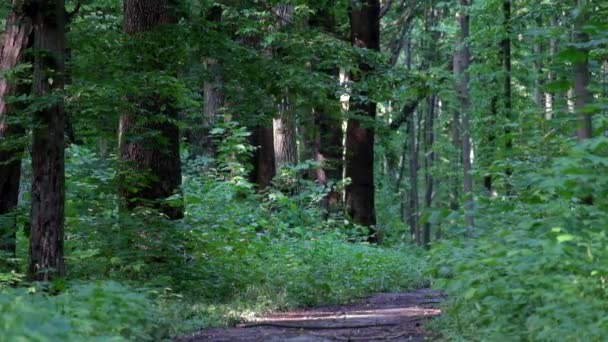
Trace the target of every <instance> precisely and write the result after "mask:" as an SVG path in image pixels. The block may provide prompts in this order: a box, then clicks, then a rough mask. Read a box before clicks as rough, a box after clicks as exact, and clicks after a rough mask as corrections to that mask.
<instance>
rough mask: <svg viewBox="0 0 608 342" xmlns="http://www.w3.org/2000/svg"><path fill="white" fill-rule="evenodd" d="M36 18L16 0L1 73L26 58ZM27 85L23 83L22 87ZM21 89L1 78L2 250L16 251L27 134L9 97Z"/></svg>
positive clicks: (1, 49)
mask: <svg viewBox="0 0 608 342" xmlns="http://www.w3.org/2000/svg"><path fill="white" fill-rule="evenodd" d="M31 32H32V18H31V17H30V14H28V13H26V8H23V6H19V5H18V2H17V1H13V9H12V11H11V13H10V14H9V16H8V18H7V19H6V30H5V32H4V35H3V38H4V39H3V41H2V45H1V46H0V72H1V73H5V72H7V71H9V70H11V69H13V68H14V67H15V66H17V65H18V64H19V63H21V62H22V59H23V51H24V50H25V49H26V48H27V47H28V44H30V42H31V37H30V34H31ZM21 87H23V86H21ZM18 88H20V87H19V86H18V85H17V84H15V82H14V81H9V80H8V79H7V78H6V77H2V78H0V253H2V252H6V253H8V255H10V256H13V257H14V256H15V254H16V220H15V218H14V216H11V214H10V213H11V211H13V210H14V209H15V208H16V207H17V204H18V199H19V182H20V179H21V153H22V152H23V146H22V144H21V142H18V141H15V140H17V139H20V138H21V139H22V138H23V137H24V134H25V131H24V129H23V127H22V126H21V125H19V124H18V123H16V122H14V120H13V122H9V120H10V119H14V117H13V116H14V115H13V113H12V109H13V108H11V107H13V106H10V105H9V104H8V103H7V99H6V97H7V96H11V95H16V93H19V89H18Z"/></svg>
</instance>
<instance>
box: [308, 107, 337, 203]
mask: <svg viewBox="0 0 608 342" xmlns="http://www.w3.org/2000/svg"><path fill="white" fill-rule="evenodd" d="M335 101H336V106H335V110H330V109H329V108H324V109H323V110H320V111H318V112H316V113H315V124H316V126H317V128H318V133H317V135H316V137H315V142H314V147H313V150H314V152H313V153H314V156H313V157H314V160H316V161H317V162H319V163H321V167H319V168H317V169H316V171H315V176H316V180H317V182H319V184H323V185H324V186H326V187H327V186H329V184H330V182H332V181H333V182H335V181H339V180H341V179H342V173H343V169H344V166H343V165H344V162H343V160H342V153H343V143H342V140H343V135H344V132H343V130H342V118H341V112H340V108H339V102H338V100H335ZM332 109H333V107H332ZM323 202H324V203H323V205H324V207H325V209H326V211H327V212H328V213H329V212H332V211H335V210H338V209H339V208H340V207H341V202H342V196H341V194H340V192H339V191H338V190H337V189H336V187H335V186H333V187H332V188H331V189H330V190H329V193H328V195H327V196H326V198H325V199H324V200H323Z"/></svg>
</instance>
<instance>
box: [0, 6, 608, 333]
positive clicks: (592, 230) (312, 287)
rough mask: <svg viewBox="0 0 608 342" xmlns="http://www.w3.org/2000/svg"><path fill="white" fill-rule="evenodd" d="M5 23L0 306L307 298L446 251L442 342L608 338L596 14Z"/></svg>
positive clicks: (287, 9) (142, 11)
mask: <svg viewBox="0 0 608 342" xmlns="http://www.w3.org/2000/svg"><path fill="white" fill-rule="evenodd" d="M5 5H10V6H3V7H0V13H2V18H4V19H3V22H2V27H4V32H3V33H2V36H1V39H2V50H0V68H1V71H2V78H1V79H0V95H1V99H0V234H1V236H0V237H1V238H2V240H1V242H0V250H1V251H2V252H3V255H6V258H5V259H6V261H10V262H5V263H2V265H0V267H2V269H1V270H0V288H1V287H3V286H5V285H4V284H8V285H11V286H14V285H16V284H20V283H21V282H22V281H23V278H24V276H23V275H24V274H26V273H27V274H29V278H30V280H42V281H48V280H51V281H52V280H53V278H56V279H57V278H58V276H59V278H61V277H64V278H63V279H65V282H66V284H72V283H73V281H83V280H84V281H89V280H92V279H106V280H107V279H116V280H120V281H121V282H124V283H131V284H135V285H136V286H139V285H141V284H145V285H146V286H147V287H149V288H152V289H154V291H157V290H158V289H162V290H160V292H162V295H159V297H160V298H161V299H160V300H161V301H162V300H165V299H167V298H173V297H172V296H173V293H167V291H166V290H165V289H167V288H170V289H171V291H175V292H176V293H175V294H176V296H175V298H177V297H178V296H177V295H181V294H187V296H191V297H193V298H205V299H208V298H221V299H222V300H224V299H227V298H235V297H236V296H239V295H243V296H245V295H248V294H250V293H255V295H252V296H255V298H256V299H258V298H260V297H262V293H273V294H274V293H283V292H282V291H284V290H285V289H288V290H285V291H288V294H286V296H288V298H289V299H290V300H293V303H296V304H310V303H313V302H314V301H315V300H316V299H315V298H317V297H315V296H316V295H317V294H318V293H320V292H323V293H328V295H327V297H326V298H325V299H328V300H330V299H331V300H335V301H339V300H345V299H348V298H351V297H352V296H357V295H362V294H364V293H365V291H368V290H370V289H373V290H387V289H388V287H390V286H392V287H395V288H397V287H399V286H411V284H413V283H416V282H418V283H420V282H424V281H426V280H427V279H423V278H424V277H422V276H420V274H419V273H416V272H413V271H412V269H411V267H409V266H410V264H411V265H415V267H414V268H419V267H423V266H419V263H422V261H421V260H423V258H424V257H426V256H427V255H431V256H432V264H433V265H430V266H429V265H427V266H428V267H430V268H431V269H432V270H434V271H433V272H432V273H433V274H434V276H435V277H436V279H438V280H439V281H438V283H437V284H442V282H443V285H445V286H446V288H448V289H450V291H452V293H450V294H451V297H452V298H454V301H453V302H452V304H450V307H449V308H450V310H451V311H450V310H446V312H447V313H448V314H447V317H448V320H447V323H446V325H445V328H444V329H445V332H446V336H452V335H450V334H454V336H455V338H456V337H458V338H464V339H466V338H471V337H472V336H473V335H474V332H475V330H474V329H473V328H469V326H470V327H479V328H480V329H479V331H482V332H483V334H484V335H483V336H484V338H487V339H501V338H504V337H505V336H508V337H511V336H516V337H517V338H520V339H526V338H527V339H542V338H546V339H547V340H551V337H559V338H564V336H571V335H568V334H574V333H575V332H580V331H585V332H587V331H592V332H593V331H595V332H597V333H598V334H599V335H601V333H604V332H605V331H606V330H605V327H603V326H599V327H597V326H594V328H593V329H591V328H590V327H591V326H592V325H593V324H594V323H593V322H597V321H600V320H601V318H599V319H596V318H598V317H597V314H596V313H595V312H603V311H605V310H603V309H602V310H600V309H597V308H598V307H599V308H602V305H605V298H604V295H603V290H602V289H603V283H604V282H603V280H602V279H603V278H604V277H605V274H604V273H605V272H604V269H605V267H604V265H603V264H602V263H601V262H600V260H602V258H603V257H604V254H605V252H604V251H605V250H606V249H605V246H606V244H607V243H608V242H607V241H606V239H605V237H604V235H605V234H604V232H603V231H602V229H603V227H605V226H606V215H605V210H606V209H607V208H606V205H607V203H606V199H605V198H606V196H603V195H604V194H605V193H606V192H607V189H608V187H607V185H606V177H605V171H606V148H607V147H606V146H607V144H606V137H605V132H606V131H607V128H606V117H605V116H606V109H607V108H608V107H606V93H607V92H608V90H607V89H608V88H607V86H606V85H607V77H606V75H607V73H608V67H607V66H608V62H607V60H608V58H607V52H606V42H607V39H608V37H607V36H606V32H608V30H606V25H605V23H604V21H605V20H604V19H605V16H606V14H607V11H608V8H607V6H606V5H605V4H604V3H603V2H600V1H577V2H576V3H575V2H566V1H559V0H551V1H542V2H539V1H524V0H518V1H512V0H485V1H475V2H471V1H465V0H462V1H458V2H445V1H372V0H366V1H347V0H344V1H334V2H329V1H307V0H298V1H190V0H180V1H173V0H171V1H169V0H166V1H142V0H124V1H118V0H93V1H83V2H74V1H66V3H64V2H62V1H59V0H47V1H33V0H30V1H12V2H11V3H10V4H8V3H7V4H5ZM66 118H69V120H68V121H69V123H66V120H67V119H66ZM66 127H67V128H70V129H69V130H67V129H66ZM117 133H118V134H117ZM66 136H70V139H68V140H69V143H67V142H66ZM25 152H30V153H25ZM64 154H65V155H64ZM64 162H65V164H64ZM64 178H65V179H64ZM592 195H593V196H592ZM64 214H65V215H64ZM64 216H65V220H64ZM64 223H65V224H64ZM64 228H65V234H64ZM369 243H371V244H379V245H382V247H377V248H376V247H375V246H374V247H370V246H369V245H368V244H369ZM415 245H420V246H424V247H426V248H428V249H429V250H430V252H428V253H429V254H423V253H426V252H423V251H420V250H419V249H418V248H417V247H416V246H415ZM336 246H337V247H336ZM26 251H29V252H26ZM26 254H29V256H27V255H26ZM28 258H29V260H30V262H29V264H28V263H26V262H25V260H27V259H28ZM358 258H360V259H358ZM375 258H377V259H378V263H377V264H376V262H375V261H373V260H374V259H375ZM574 259H576V261H573V260H574ZM3 260H4V259H3ZM361 260H363V261H361ZM370 260H371V261H370ZM396 260H402V261H403V264H399V262H397V261H396ZM64 262H65V263H66V264H67V273H66V272H65V270H66V268H65V267H64ZM334 262H335V267H336V268H337V270H336V269H332V267H334ZM362 264H364V266H360V265H362ZM310 265H314V267H312V266H310ZM353 265H355V266H353ZM356 265H359V266H360V267H359V266H356ZM427 266H424V267H427ZM281 267H283V268H288V269H289V272H287V273H288V274H289V277H285V276H282V275H281V274H282V271H284V269H282V268H281ZM388 268H391V269H399V270H402V272H412V274H415V278H416V279H413V278H412V279H409V278H408V279H407V281H406V282H405V283H401V282H399V281H398V278H399V276H400V275H399V272H392V271H386V269H388ZM455 270H459V271H458V272H456V271H455ZM564 274H568V275H569V276H564ZM385 275H386V277H387V279H388V281H386V284H389V285H390V286H389V285H386V286H385V285H383V284H384V283H385V282H384V280H383V279H384V278H383V276H385ZM541 275H542V276H544V278H543V277H541ZM537 276H538V278H537ZM569 277H573V278H575V279H574V280H576V281H574V280H572V279H571V278H569ZM294 279H295V280H294ZM421 279H422V280H421ZM529 279H533V281H532V280H530V281H529ZM296 280H297V281H296ZM571 280H572V281H571ZM63 281H64V280H57V281H56V282H51V283H46V284H45V285H44V286H46V288H45V291H46V290H48V291H50V293H54V292H53V291H57V292H61V291H62V288H61V286H60V285H58V284H61V283H62V282H63ZM49 284H50V285H49ZM366 284H372V285H370V286H369V287H366V286H367V285H366ZM505 284H508V286H507V285H505ZM538 284H545V285H547V286H544V285H538ZM549 285H550V286H549ZM258 286H259V287H258ZM112 288H114V287H112V286H108V287H103V289H104V291H110V290H109V289H112ZM540 288H544V289H545V290H543V291H540ZM123 290H124V289H122V288H120V290H116V291H117V292H119V293H121V296H122V295H123V294H124V293H125V292H129V290H124V291H123ZM83 291H84V290H83ZM171 291H169V292H171ZM256 291H259V292H256ZM264 291H266V292H264ZM160 292H159V293H160ZM562 292H563V293H568V294H569V296H561V295H557V294H559V293H562ZM489 294H492V296H493V297H491V298H490V295H489ZM258 295H259V296H258ZM562 297H564V298H562ZM566 297H567V298H566ZM175 298H173V299H175ZM568 298H573V299H572V300H573V301H575V302H577V303H578V302H581V303H587V304H586V305H589V307H592V308H596V309H597V310H582V309H581V310H580V311H581V312H583V311H584V312H585V314H581V313H580V312H571V313H570V314H568V315H565V316H567V317H576V319H577V324H579V325H580V327H584V328H588V329H583V328H580V329H578V328H572V329H569V330H568V329H566V328H564V329H565V330H561V328H560V327H562V326H565V325H564V324H563V319H562V318H560V317H559V314H558V313H557V312H558V311H561V310H566V309H564V308H571V307H573V306H572V305H571V304H572V303H569V302H568ZM237 299H238V298H237ZM594 300H595V301H596V302H597V303H600V304H593V303H591V302H593V301H594ZM553 301H557V302H558V303H559V304H558V305H556V306H555V307H550V306H549V304H547V303H549V302H553ZM182 304H183V303H182ZM182 304H180V305H182ZM275 304H276V303H275ZM277 305H279V304H277ZM280 305H286V304H285V303H281V304H280ZM476 305H477V306H476ZM511 305H513V306H511ZM517 305H519V306H517ZM598 305H599V306H598ZM557 306H559V308H556V307H557ZM537 308H538V309H537ZM572 310H574V309H572ZM467 312H469V313H471V312H475V313H476V314H479V316H480V317H481V319H479V320H474V319H473V318H470V317H469V316H471V315H467V314H466V313H467ZM450 317H451V318H454V320H452V321H450V319H451V318H450ZM484 317H485V318H487V319H484ZM493 317H499V318H500V319H494V318H493ZM456 318H457V319H456ZM490 318H491V319H490ZM528 318H529V319H528ZM458 322H467V324H469V323H470V325H467V324H464V325H462V324H460V325H459V323H458ZM543 327H551V328H552V329H553V328H554V330H551V332H547V331H545V330H543ZM577 327H578V326H577ZM146 329H147V328H146ZM497 331H498V332H500V333H496V332H497ZM493 334H498V335H493ZM543 334H546V335H543ZM592 334H593V333H590V335H589V338H588V339H591V340H592V339H593V336H595V335H592ZM599 335H598V336H599ZM543 336H545V337H543ZM546 336H549V337H546ZM572 336H574V335H572ZM585 336H587V335H585ZM473 337H474V336H473ZM517 338H516V339H517Z"/></svg>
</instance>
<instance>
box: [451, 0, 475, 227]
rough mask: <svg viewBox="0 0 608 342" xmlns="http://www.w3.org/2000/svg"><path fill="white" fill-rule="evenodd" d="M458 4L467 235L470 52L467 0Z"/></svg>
mask: <svg viewBox="0 0 608 342" xmlns="http://www.w3.org/2000/svg"><path fill="white" fill-rule="evenodd" d="M460 5H461V6H462V7H463V10H462V12H461V13H458V15H457V21H458V24H459V26H460V36H459V38H458V42H457V44H458V46H457V48H456V52H455V53H454V76H455V78H456V80H457V94H458V99H459V103H460V111H461V113H462V114H461V117H462V141H461V142H462V173H463V175H462V176H463V191H464V196H465V223H466V226H467V235H469V236H471V235H472V228H473V225H474V220H473V209H474V200H473V175H472V174H471V171H472V164H471V137H470V124H469V115H470V114H469V110H470V98H469V75H468V69H469V63H470V59H471V56H470V52H469V47H468V44H467V40H468V38H469V15H468V14H466V11H467V7H469V1H468V0H460Z"/></svg>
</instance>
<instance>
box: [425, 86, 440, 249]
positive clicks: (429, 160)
mask: <svg viewBox="0 0 608 342" xmlns="http://www.w3.org/2000/svg"><path fill="white" fill-rule="evenodd" d="M436 102H437V95H432V96H430V97H429V100H428V112H427V115H428V116H427V118H426V120H425V121H426V122H425V127H424V130H425V138H424V140H425V141H424V185H425V191H424V206H425V209H426V210H429V209H430V208H431V207H432V204H433V185H434V177H433V174H432V172H431V168H432V167H433V163H434V162H435V152H434V151H433V144H434V143H435V134H434V129H435V111H436V105H437V103H436ZM422 235H423V236H422V244H423V245H424V247H425V248H430V246H431V245H430V243H431V223H430V222H429V221H428V220H427V222H426V223H425V224H424V230H423V234H422Z"/></svg>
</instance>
